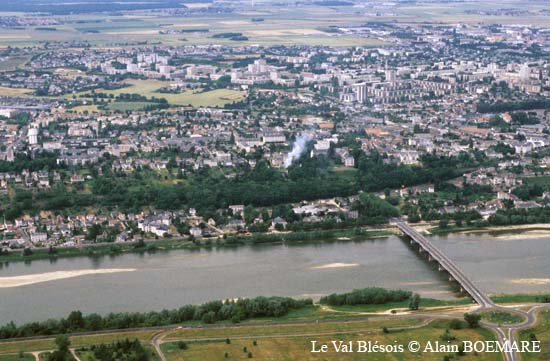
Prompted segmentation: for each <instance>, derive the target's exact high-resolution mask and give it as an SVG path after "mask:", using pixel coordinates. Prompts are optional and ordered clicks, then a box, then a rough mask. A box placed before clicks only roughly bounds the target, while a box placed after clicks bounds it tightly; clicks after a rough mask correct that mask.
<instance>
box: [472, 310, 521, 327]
mask: <svg viewBox="0 0 550 361" xmlns="http://www.w3.org/2000/svg"><path fill="white" fill-rule="evenodd" d="M481 317H482V318H483V319H484V320H486V321H487V322H490V323H493V324H495V325H513V324H516V323H521V322H523V321H524V320H525V318H524V317H522V316H520V315H518V314H516V313H512V312H506V311H489V312H483V313H482V314H481Z"/></svg>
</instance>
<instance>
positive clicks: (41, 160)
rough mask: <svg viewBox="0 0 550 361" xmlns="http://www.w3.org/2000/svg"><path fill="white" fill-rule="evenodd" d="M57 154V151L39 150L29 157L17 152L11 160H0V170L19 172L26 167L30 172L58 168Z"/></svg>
mask: <svg viewBox="0 0 550 361" xmlns="http://www.w3.org/2000/svg"><path fill="white" fill-rule="evenodd" d="M57 155H58V154H57V153H50V152H41V153H37V154H35V155H34V157H31V156H30V155H26V154H23V153H17V154H16V155H15V159H14V161H13V162H8V161H5V160H0V172H2V173H4V172H16V173H20V172H21V171H23V169H28V170H30V171H31V172H36V171H39V170H48V171H49V170H53V169H57V168H59V166H58V165H57Z"/></svg>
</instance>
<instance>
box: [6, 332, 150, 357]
mask: <svg viewBox="0 0 550 361" xmlns="http://www.w3.org/2000/svg"><path fill="white" fill-rule="evenodd" d="M155 332H156V331H129V332H120V333H112V334H111V333H107V334H101V335H90V336H73V337H71V338H70V339H71V347H75V348H78V347H84V346H91V345H97V344H100V343H112V342H114V341H117V340H124V339H126V338H129V339H136V338H137V339H138V340H140V341H142V342H145V343H146V342H149V340H150V339H151V337H153V335H154V334H155ZM54 340H55V339H54V338H53V337H52V338H47V339H40V340H32V341H15V340H14V341H10V342H3V343H0V356H1V355H5V354H8V353H18V352H19V351H22V350H23V351H26V352H33V351H43V350H53V349H55V348H56V346H55V342H54ZM0 360H1V359H0Z"/></svg>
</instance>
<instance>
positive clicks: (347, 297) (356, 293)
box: [319, 287, 413, 306]
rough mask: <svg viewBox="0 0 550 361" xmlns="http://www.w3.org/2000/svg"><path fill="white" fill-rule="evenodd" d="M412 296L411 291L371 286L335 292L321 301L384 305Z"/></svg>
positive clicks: (336, 303)
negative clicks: (345, 291) (346, 291)
mask: <svg viewBox="0 0 550 361" xmlns="http://www.w3.org/2000/svg"><path fill="white" fill-rule="evenodd" d="M412 296H413V294H412V292H410V291H404V290H387V289H385V288H379V287H369V288H362V289H357V290H353V291H351V292H348V293H340V294H338V293H333V294H331V295H328V296H325V297H322V298H321V300H320V301H319V302H320V303H321V304H327V305H331V306H343V305H383V304H386V303H390V302H402V301H406V300H409V299H411V297H412Z"/></svg>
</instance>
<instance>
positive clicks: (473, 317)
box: [464, 313, 481, 328]
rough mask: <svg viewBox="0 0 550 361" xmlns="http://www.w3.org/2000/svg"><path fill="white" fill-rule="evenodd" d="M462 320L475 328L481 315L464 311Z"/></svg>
mask: <svg viewBox="0 0 550 361" xmlns="http://www.w3.org/2000/svg"><path fill="white" fill-rule="evenodd" d="M464 321H466V323H467V324H468V327H470V328H477V327H479V321H481V315H479V314H477V313H465V314H464Z"/></svg>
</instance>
